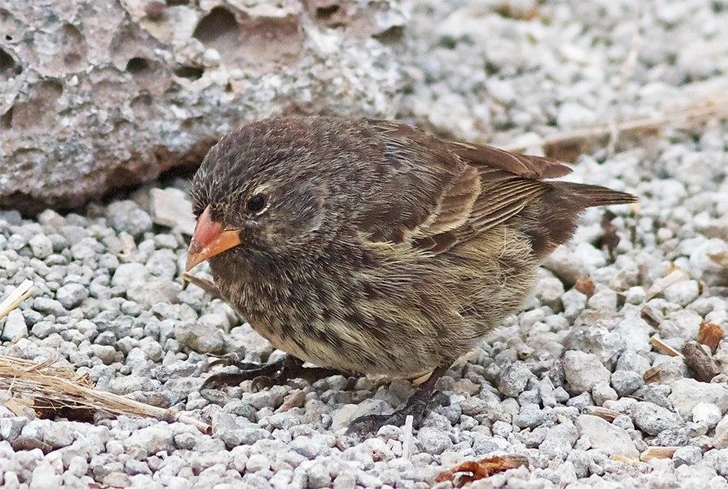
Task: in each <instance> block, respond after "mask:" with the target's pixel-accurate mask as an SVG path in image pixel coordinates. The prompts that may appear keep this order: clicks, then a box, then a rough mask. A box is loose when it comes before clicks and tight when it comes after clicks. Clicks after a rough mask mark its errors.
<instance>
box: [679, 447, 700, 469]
mask: <svg viewBox="0 0 728 489" xmlns="http://www.w3.org/2000/svg"><path fill="white" fill-rule="evenodd" d="M702 457H703V454H702V452H701V450H700V448H699V447H695V446H686V447H680V448H678V449H677V450H675V453H674V454H673V456H672V461H673V463H674V464H675V467H679V466H681V465H695V464H697V463H698V462H700V459H701V458H702Z"/></svg>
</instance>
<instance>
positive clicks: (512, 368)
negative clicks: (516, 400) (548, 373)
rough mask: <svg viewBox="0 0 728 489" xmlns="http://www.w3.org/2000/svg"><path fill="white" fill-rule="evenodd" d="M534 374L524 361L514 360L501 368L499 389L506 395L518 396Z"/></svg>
mask: <svg viewBox="0 0 728 489" xmlns="http://www.w3.org/2000/svg"><path fill="white" fill-rule="evenodd" d="M531 377H533V374H532V373H531V371H530V370H529V368H528V367H527V366H526V364H525V363H523V362H514V363H512V364H511V365H509V366H507V367H506V368H505V369H503V370H501V373H500V378H499V381H498V390H499V391H500V392H501V393H502V394H503V395H506V396H509V397H516V396H518V395H519V394H520V393H521V392H523V390H524V389H525V388H526V385H527V384H528V379H530V378H531Z"/></svg>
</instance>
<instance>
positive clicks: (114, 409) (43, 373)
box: [0, 355, 212, 434]
mask: <svg viewBox="0 0 728 489" xmlns="http://www.w3.org/2000/svg"><path fill="white" fill-rule="evenodd" d="M57 360H58V356H57V355H51V356H50V357H49V358H47V359H45V360H44V361H42V362H34V361H31V360H26V359H22V358H14V357H8V356H0V389H2V390H3V391H6V392H7V394H8V395H9V397H10V400H11V401H13V402H11V404H12V405H14V406H22V405H26V406H29V407H32V408H33V409H34V410H36V411H39V410H40V411H42V412H43V413H44V414H47V413H51V414H52V413H54V412H61V410H63V411H62V412H63V413H64V414H63V416H64V417H67V414H66V413H72V412H74V411H75V410H78V411H79V412H80V411H84V410H86V411H93V412H105V413H109V414H113V415H131V416H141V417H151V418H155V419H158V420H161V421H168V422H173V421H179V422H182V423H187V424H191V425H193V426H195V427H196V428H197V429H199V430H200V431H201V432H203V433H207V434H209V433H211V432H212V428H211V427H210V425H208V424H206V423H203V422H202V421H200V420H198V419H195V418H193V417H192V416H189V415H186V414H182V413H180V412H178V411H176V410H174V409H164V408H160V407H156V406H150V405H148V404H144V403H142V402H139V401H134V400H132V399H128V398H126V397H123V396H119V395H116V394H112V393H110V392H105V391H99V390H96V389H94V384H93V382H91V380H90V379H89V378H88V377H87V376H85V375H79V374H78V373H76V372H75V371H74V370H73V369H72V368H71V367H65V366H60V365H57V364H56V362H57Z"/></svg>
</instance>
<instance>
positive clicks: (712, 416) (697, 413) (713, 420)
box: [692, 402, 723, 429]
mask: <svg viewBox="0 0 728 489" xmlns="http://www.w3.org/2000/svg"><path fill="white" fill-rule="evenodd" d="M692 414H693V422H695V423H701V424H704V425H705V426H706V427H707V428H708V429H712V428H714V427H715V425H717V424H718V422H719V421H720V420H721V419H722V418H723V415H722V413H721V412H720V408H719V407H718V406H716V405H715V404H711V403H709V402H699V403H697V404H696V405H695V406H693V409H692Z"/></svg>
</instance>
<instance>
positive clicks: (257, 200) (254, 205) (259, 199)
mask: <svg viewBox="0 0 728 489" xmlns="http://www.w3.org/2000/svg"><path fill="white" fill-rule="evenodd" d="M247 207H248V210H249V211H250V212H260V211H262V210H263V208H264V207H265V195H263V194H255V195H253V196H252V197H251V198H249V199H248V204H247Z"/></svg>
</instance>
